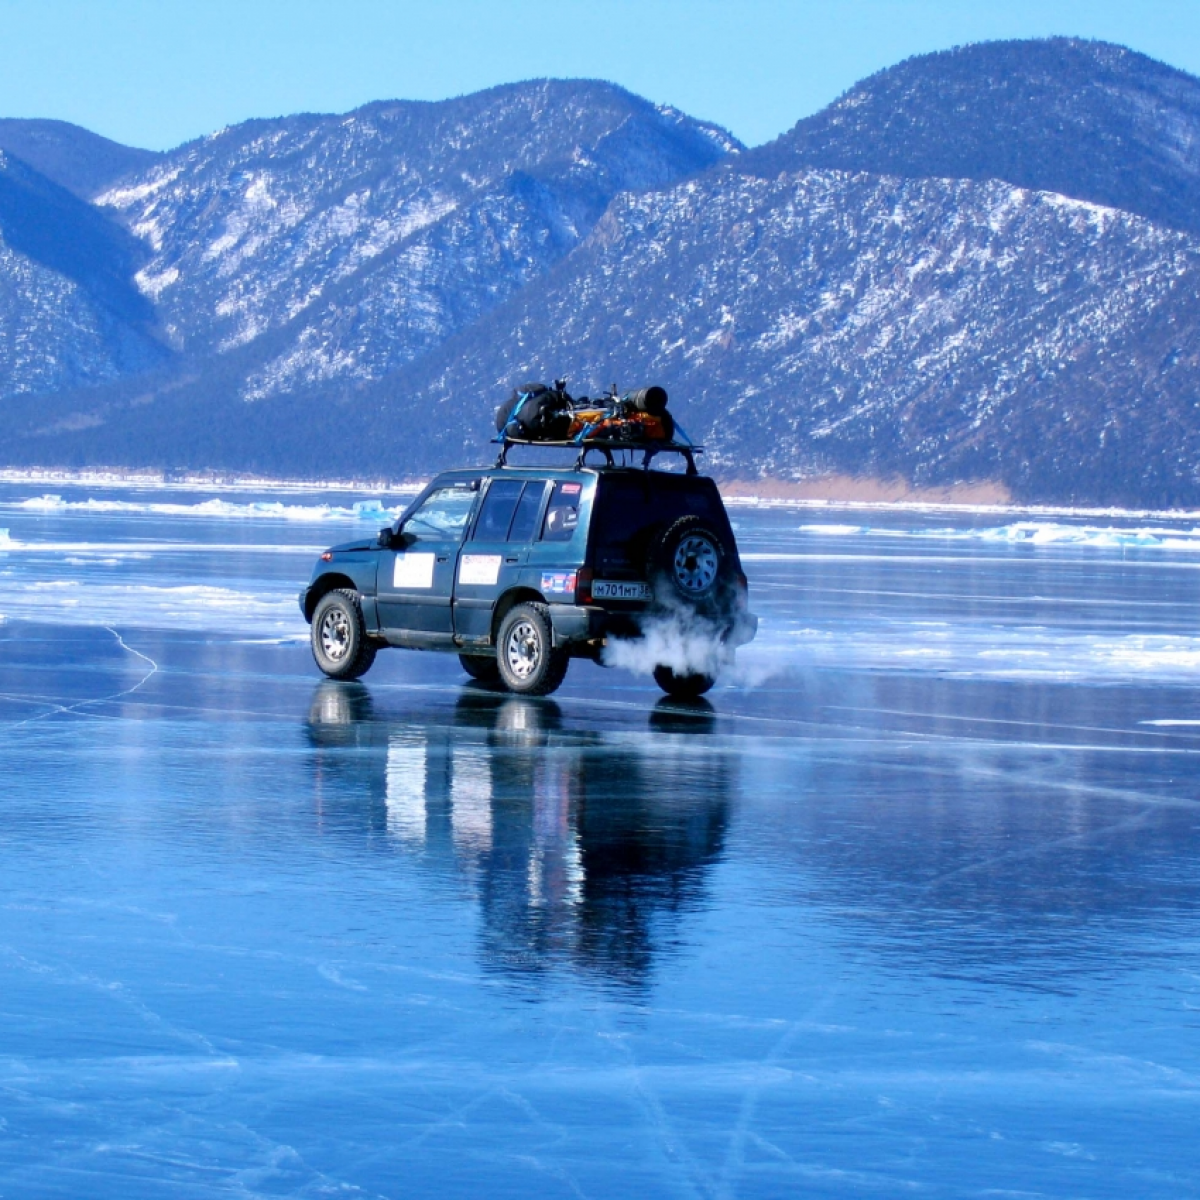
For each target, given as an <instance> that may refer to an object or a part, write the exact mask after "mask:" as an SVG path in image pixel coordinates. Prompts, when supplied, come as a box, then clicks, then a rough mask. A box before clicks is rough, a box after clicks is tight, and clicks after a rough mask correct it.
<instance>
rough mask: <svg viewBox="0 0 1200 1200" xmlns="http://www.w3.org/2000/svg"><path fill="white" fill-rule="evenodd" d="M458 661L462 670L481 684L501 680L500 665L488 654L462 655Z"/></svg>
mask: <svg viewBox="0 0 1200 1200" xmlns="http://www.w3.org/2000/svg"><path fill="white" fill-rule="evenodd" d="M458 661H459V662H460V663H461V664H462V669H463V670H464V671H466V673H467V674H468V675H470V677H471V678H472V679H478V680H479V682H480V683H495V682H496V681H497V680H499V678H500V664H499V663H498V662H496V660H495V659H494V658H491V657H490V656H489V655H487V654H460V655H459V656H458Z"/></svg>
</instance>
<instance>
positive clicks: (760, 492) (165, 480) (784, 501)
mask: <svg viewBox="0 0 1200 1200" xmlns="http://www.w3.org/2000/svg"><path fill="white" fill-rule="evenodd" d="M427 482H428V480H427V479H337V478H330V479H276V478H268V477H266V476H259V475H247V474H241V473H238V472H234V471H161V470H150V469H140V468H139V469H125V468H121V467H110V468H89V469H81V470H71V469H68V468H64V467H27V468H22V469H16V468H0V484H5V483H8V484H21V483H27V484H35V485H39V486H41V485H44V486H53V487H132V488H164V489H175V488H178V489H179V490H181V491H195V490H197V489H202V490H205V491H217V492H220V491H230V492H246V491H258V492H279V493H288V492H292V493H304V494H309V493H316V492H373V493H376V494H384V495H415V494H416V493H417V492H419V491H420V490H421V489H422V488H423V487H424V486H425V484H426V483H427ZM717 483H718V486H719V487H720V489H721V495H722V496H723V497H724V498H725V500H726V502H727V503H728V504H730V505H731V506H733V507H750V506H761V507H769V508H805V509H812V508H831V509H851V508H871V509H895V510H899V511H904V510H929V509H944V510H947V511H950V512H953V511H958V512H968V511H969V512H979V513H998V514H1000V513H1016V514H1021V513H1025V514H1029V515H1031V516H1079V517H1104V516H1125V517H1163V518H1174V519H1189V518H1190V519H1196V520H1200V510H1194V509H1158V508H1119V507H1112V506H1103V505H1094V506H1086V505H1061V504H1021V503H1017V502H1014V501H1013V499H1012V495H1011V493H1010V492H1009V490H1008V489H1007V488H1006V487H1004V485H1003V484H1000V483H996V482H982V483H960V484H954V485H952V486H950V487H925V488H923V487H913V486H912V485H910V484H908V483H906V482H905V481H903V480H901V479H894V478H893V479H877V478H871V477H857V476H851V475H827V476H823V477H821V478H816V479H805V480H788V479H728V480H718V481H717Z"/></svg>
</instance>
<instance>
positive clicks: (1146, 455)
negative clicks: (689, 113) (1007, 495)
mask: <svg viewBox="0 0 1200 1200" xmlns="http://www.w3.org/2000/svg"><path fill="white" fill-rule="evenodd" d="M5 136H6V133H5V126H4V125H3V123H0V145H2V144H4V142H3V138H4V137H5ZM80 144H81V145H85V146H86V143H85V142H81V143H80ZM741 149H742V148H741V147H739V146H738V144H737V143H736V142H735V141H734V140H733V139H732V138H731V137H729V135H727V134H724V133H723V132H722V131H721V130H719V129H716V128H714V127H712V126H711V125H706V124H704V123H702V122H697V121H693V120H691V119H689V118H687V117H686V116H684V115H682V114H680V113H678V112H676V111H674V110H670V109H663V108H659V107H655V106H653V105H650V104H649V103H647V102H645V101H643V100H640V99H638V98H637V97H634V96H631V95H629V94H628V93H626V92H624V91H622V90H621V89H619V88H616V87H614V86H612V85H608V84H603V83H592V82H580V81H576V82H561V81H534V82H531V83H525V84H516V85H511V86H507V87H502V88H495V89H492V90H490V91H488V92H483V93H480V94H478V95H475V96H468V97H463V98H460V99H457V100H452V101H446V102H442V103H438V104H417V103H400V102H389V103H383V104H376V105H370V106H368V107H366V108H364V109H360V110H358V111H356V112H354V113H351V114H348V115H344V116H297V117H291V118H285V119H280V120H274V121H254V122H248V123H246V124H244V125H240V126H237V127H235V128H233V129H229V130H224V131H221V132H220V133H218V134H215V135H213V136H212V137H210V138H206V139H204V140H202V141H199V142H195V143H191V144H189V145H186V146H183V147H180V148H179V149H178V150H176V151H172V152H170V153H168V154H166V155H163V156H158V157H154V158H153V159H151V160H145V161H135V160H129V161H128V162H127V163H125V162H121V161H120V156H119V155H114V154H113V153H111V152H110V151H108V150H106V149H105V148H104V147H99V148H98V149H97V147H96V146H95V145H92V146H91V148H90V150H89V153H92V152H95V153H93V160H94V162H93V165H92V167H91V168H90V169H91V171H92V174H91V176H90V178H92V179H93V180H96V179H100V180H101V182H100V183H98V184H95V186H94V187H93V189H92V191H91V192H90V193H87V194H89V195H90V196H91V198H92V200H93V204H92V205H90V206H89V205H86V204H82V203H81V202H79V201H78V199H77V195H79V194H84V193H85V192H86V189H84V188H83V186H82V184H80V183H79V182H78V179H79V178H82V173H81V171H77V173H76V177H68V176H66V175H61V176H60V177H59V180H58V182H59V183H61V184H62V185H63V186H62V187H57V188H56V187H55V184H54V183H52V182H50V181H49V180H47V179H43V177H42V176H40V175H38V173H37V171H34V170H33V168H32V167H31V166H28V165H26V164H19V166H20V170H23V171H25V172H27V173H28V175H29V177H30V179H31V180H32V179H33V178H34V177H36V178H37V179H40V180H42V184H43V185H44V187H43V192H44V189H45V187H49V188H54V189H55V191H54V195H55V196H57V197H58V200H57V201H56V203H58V204H59V209H55V210H54V213H55V215H54V216H53V222H55V223H57V222H59V221H60V220H65V218H64V217H61V216H60V215H58V213H59V210H60V209H62V204H63V201H64V197H65V199H67V200H70V201H71V202H72V203H75V204H78V205H79V207H80V208H81V209H82V210H83V211H84V212H85V213H87V214H88V217H89V219H90V220H93V221H94V225H93V226H88V228H89V229H90V230H92V232H93V234H96V231H97V230H99V231H103V232H104V237H105V238H108V239H110V241H111V247H113V248H114V249H112V250H111V253H109V252H108V251H106V253H108V254H109V257H107V258H105V257H104V255H101V256H100V260H101V261H103V262H105V263H113V264H117V263H119V264H120V266H119V267H118V268H113V269H109V268H108V267H105V269H104V270H102V271H99V273H98V274H97V272H96V271H95V270H92V268H90V267H87V268H86V270H85V265H86V263H88V262H91V261H92V258H93V257H94V256H90V255H88V254H76V255H74V256H72V255H67V257H66V259H64V260H63V261H60V262H59V264H58V266H55V265H54V263H52V262H50V260H49V258H48V256H47V254H46V253H45V252H43V253H42V254H41V257H40V258H38V257H37V256H36V255H35V254H33V253H32V252H31V251H30V248H29V243H28V240H27V242H26V244H24V245H22V244H21V235H20V232H19V229H18V225H17V224H14V223H13V221H12V220H11V219H10V217H9V216H8V211H9V210H8V209H6V208H4V207H3V203H7V202H6V201H2V199H0V229H2V230H3V236H4V239H5V246H6V247H7V252H8V253H10V254H11V262H10V261H9V260H7V259H4V260H0V319H3V320H6V321H9V322H10V324H11V323H12V322H13V321H14V320H15V319H16V317H15V315H14V314H18V313H23V312H27V311H36V312H42V311H43V310H53V309H54V303H58V301H54V302H53V303H52V297H53V296H54V295H55V294H56V293H54V291H53V288H52V287H51V286H50V280H49V278H47V279H42V278H41V276H37V277H36V279H34V276H33V275H30V271H33V269H34V268H37V269H38V270H45V271H50V272H51V273H52V274H53V275H54V276H55V278H56V280H66V281H68V283H71V284H72V286H74V287H75V289H76V292H74V293H72V295H76V293H77V301H78V303H79V304H84V303H85V301H86V302H87V303H90V304H93V305H94V306H98V307H97V308H96V311H97V312H98V313H102V314H106V316H105V319H111V320H115V321H116V322H117V324H116V325H114V326H113V329H119V331H120V332H121V335H122V336H126V337H128V338H131V339H133V341H130V342H129V347H135V348H136V349H137V353H138V354H141V355H142V357H141V358H138V357H137V354H135V353H134V350H133V349H130V348H128V347H127V348H125V349H124V350H123V351H122V353H124V354H125V358H121V356H120V355H119V354H117V353H116V351H115V350H113V349H112V348H111V345H110V343H111V342H112V338H113V336H115V335H113V334H112V333H111V331H110V334H109V335H108V336H109V342H106V341H105V339H104V337H101V336H99V335H96V336H94V337H92V338H91V340H90V341H86V339H84V340H85V341H86V344H87V345H88V346H89V347H91V349H90V350H89V353H90V354H92V358H90V359H88V360H87V364H86V369H84V368H83V366H78V367H76V366H71V367H70V369H66V368H64V367H63V365H62V364H63V363H65V362H68V358H69V356H64V355H63V354H61V353H59V352H58V349H57V347H58V345H59V342H58V341H56V340H55V339H61V343H62V345H67V344H75V343H72V342H71V339H72V338H74V339H75V342H79V334H78V331H79V330H80V329H83V328H84V326H85V325H86V322H84V321H82V319H75V318H74V317H72V318H71V319H70V320H68V319H67V318H65V317H64V318H63V319H62V320H61V321H60V322H59V325H55V326H53V328H52V329H51V328H50V327H49V326H47V329H49V330H50V332H49V333H48V334H47V335H46V337H44V338H40V339H34V340H33V341H31V340H30V339H29V337H28V336H26V338H25V341H24V342H23V343H22V344H23V345H24V346H25V347H26V356H25V358H23V359H20V360H18V359H17V358H14V357H13V356H12V355H11V354H10V356H9V357H10V359H12V365H11V366H8V367H4V366H3V363H4V362H7V361H8V360H5V359H0V368H2V369H0V394H3V393H7V397H8V398H7V400H5V402H4V403H5V408H6V410H7V412H6V417H7V421H6V426H7V429H8V431H9V435H8V439H7V445H6V447H5V457H6V458H7V459H8V461H10V462H14V463H15V462H42V463H50V462H56V463H64V464H83V463H92V464H99V463H109V464H113V463H122V464H129V465H160V466H172V467H177V466H191V467H198V468H200V467H211V466H216V467H225V468H231V469H241V470H255V471H261V472H267V473H276V474H279V473H287V474H300V473H305V474H326V473H329V472H336V473H338V474H354V473H358V474H384V475H390V476H393V477H403V476H411V475H414V474H419V473H424V472H427V471H429V470H432V469H434V468H436V467H438V466H442V465H447V464H449V463H453V462H456V461H459V460H461V459H462V458H463V457H464V456H467V457H469V458H472V459H481V458H485V457H486V456H487V455H486V450H487V448H486V445H485V439H486V437H487V436H488V431H489V414H490V411H491V409H492V407H493V406H494V404H495V402H496V401H497V399H498V398H499V397H500V396H501V395H502V394H504V393H505V392H506V391H507V390H508V388H509V387H511V385H512V383H513V382H514V381H516V380H517V379H519V378H526V377H529V376H534V377H549V376H553V375H556V374H562V373H565V374H566V375H567V376H568V378H569V379H570V380H571V381H572V383H573V385H574V386H575V387H576V388H577V389H579V390H591V389H593V388H596V387H599V386H606V385H607V384H609V383H611V382H612V381H613V380H614V379H616V380H617V381H618V382H620V383H622V384H623V385H624V384H627V385H629V386H639V385H642V384H645V383H649V382H656V383H662V384H664V385H665V386H667V387H668V388H669V389H670V390H671V392H672V394H673V396H674V397H675V399H674V400H673V407H674V408H675V409H676V411H677V413H678V415H679V417H680V419H681V420H682V422H683V424H684V426H685V427H686V428H687V429H688V430H689V432H691V433H692V435H693V436H695V437H697V438H701V439H703V440H704V441H705V442H706V443H707V444H708V445H709V447H710V450H709V460H708V461H709V463H710V466H711V468H712V469H713V470H714V471H715V472H716V473H718V474H719V475H722V476H724V477H726V478H730V477H741V478H753V477H758V476H761V475H770V476H773V477H782V478H804V477H810V476H814V475H820V474H822V473H829V472H837V473H844V474H854V475H872V476H895V477H899V478H903V479H907V480H908V481H910V482H913V483H916V484H937V485H946V484H951V483H955V482H961V481H992V482H997V483H1001V484H1003V485H1005V486H1006V487H1008V488H1009V489H1011V490H1012V491H1013V493H1014V494H1015V495H1017V496H1018V497H1020V498H1023V499H1028V500H1046V501H1051V500H1063V501H1068V500H1069V501H1077V502H1114V503H1115V502H1127V503H1134V504H1148V505H1149V504H1173V503H1180V504H1200V474H1198V473H1197V470H1196V469H1195V466H1194V464H1195V463H1196V462H1198V461H1200V455H1198V454H1197V451H1198V450H1200V403H1198V402H1197V401H1196V400H1195V399H1194V398H1195V397H1196V396H1200V378H1198V377H1197V371H1198V367H1200V358H1198V346H1200V337H1198V335H1200V314H1198V312H1197V301H1196V298H1195V297H1196V294H1197V283H1198V282H1200V279H1198V275H1197V270H1198V264H1200V217H1198V216H1197V214H1198V213H1200V81H1197V80H1195V79H1193V78H1191V77H1190V76H1187V75H1183V74H1181V73H1179V72H1176V71H1172V70H1170V69H1168V68H1166V67H1163V66H1161V65H1160V64H1157V63H1154V62H1152V61H1151V60H1149V59H1146V58H1144V57H1142V56H1140V55H1136V54H1133V53H1132V52H1130V51H1126V50H1123V49H1121V48H1119V47H1113V46H1106V45H1102V44H1098V43H1087V42H1078V41H1068V40H1063V39H1055V40H1051V41H1046V42H1016V43H997V44H991V45H985V46H977V47H968V48H965V49H963V50H958V51H953V52H948V53H946V54H938V55H930V56H926V57H924V58H919V59H913V60H910V61H909V62H907V63H903V64H901V65H900V66H898V67H896V68H893V69H891V70H890V71H885V72H882V73H881V74H880V75H877V76H874V77H872V79H869V80H867V81H865V82H864V83H863V84H861V85H859V86H858V87H857V88H855V89H852V90H851V91H850V92H849V93H847V94H846V96H843V97H842V98H841V99H840V100H839V101H837V102H836V103H835V104H834V105H832V106H830V108H829V109H827V110H825V112H823V113H820V114H817V115H816V116H815V117H812V118H809V119H808V120H806V121H802V122H801V123H800V124H799V125H798V126H796V128H795V129H793V130H792V131H790V132H789V133H788V134H785V135H784V136H783V137H782V138H780V139H778V140H777V141H776V142H774V143H772V144H771V145H769V146H766V147H761V148H759V149H757V150H753V151H749V152H741ZM100 150H103V151H104V153H103V154H100V153H99V151H100ZM60 157H61V156H60ZM93 160H89V162H92V161H93ZM10 161H11V162H12V163H13V164H14V169H15V168H16V166H17V165H18V164H17V160H16V159H13V158H11V155H10ZM46 162H47V163H49V162H50V157H47V158H46ZM105 163H107V164H108V166H107V167H105V166H104V164H105ZM114 163H117V164H118V165H119V166H120V168H121V169H120V170H119V171H117V173H116V174H115V175H114V174H112V173H111V171H112V169H113V168H112V164H114ZM96 164H99V165H96ZM44 165H45V164H44ZM51 165H53V164H51ZM47 169H49V168H47ZM55 169H56V170H60V171H61V167H56V168H55ZM106 170H107V171H109V173H108V174H105V172H106ZM72 178H75V182H72ZM29 187H32V184H29ZM66 188H70V189H71V190H72V191H74V192H75V193H76V195H75V196H72V195H69V194H68V192H67V191H66V190H64V189H66ZM27 190H28V189H27ZM35 190H36V189H35ZM5 194H6V193H3V192H0V198H2V197H3V195H5ZM22 194H23V195H24V194H25V193H22ZM38 196H39V197H41V198H40V199H37V198H35V200H30V201H29V202H28V204H29V205H33V206H34V208H36V207H37V205H39V204H40V205H46V204H48V203H49V201H48V200H47V199H46V197H45V196H44V195H43V194H42V192H39V193H38ZM34 208H29V207H28V205H27V211H30V212H32V211H34ZM44 211H45V212H46V213H47V214H49V213H50V211H51V210H50V209H49V208H45V210H44ZM63 211H64V212H65V211H66V210H65V209H63ZM78 215H79V214H76V216H78ZM18 224H19V223H18ZM26 225H27V226H28V225H29V222H26ZM10 227H11V229H12V230H13V231H15V237H14V236H10ZM96 236H99V234H96ZM100 240H101V241H102V242H104V238H101V239H100ZM104 244H105V245H108V244H109V243H108V242H104ZM122 255H123V256H124V257H121V256H122ZM60 257H61V256H60ZM88 270H92V274H91V275H88V274H87V271H88ZM114 270H115V275H114ZM122 271H124V272H125V274H124V275H123V276H122ZM21 272H25V275H24V276H22V275H21ZM72 272H74V273H73V274H72ZM26 276H28V277H29V278H30V279H33V280H34V281H33V282H31V283H27V284H24V285H22V286H24V287H25V289H26V290H25V291H24V292H18V290H16V285H15V284H11V285H10V284H9V283H8V282H7V281H8V280H10V279H12V280H16V279H17V278H18V277H21V278H25V277H26ZM114 278H119V279H121V280H122V281H123V283H124V285H125V291H124V292H121V291H120V288H117V289H116V290H115V291H113V292H112V294H111V295H110V294H109V293H108V292H106V291H105V290H104V288H103V287H100V286H99V284H97V282H96V280H97V279H102V280H105V281H108V282H112V280H113V279H114ZM131 281H132V282H131ZM58 286H60V287H61V285H58ZM5 288H7V289H8V290H7V291H5V290H4V289H5ZM121 295H123V296H125V298H126V300H130V298H131V297H132V298H133V299H132V301H131V302H130V303H129V304H127V305H126V307H125V308H122V307H121V303H118V300H117V299H114V297H119V296H121ZM98 296H99V297H100V298H99V299H97V297H98ZM139 305H140V307H139ZM81 311H82V310H81ZM97 319H98V318H97ZM138 339H141V340H138ZM135 343H136V346H135ZM80 344H83V343H80ZM113 344H115V343H113ZM106 345H108V346H110V348H109V350H108V351H107V352H108V354H109V358H108V359H107V360H106V359H104V358H103V354H102V353H101V350H100V348H102V347H104V346H106ZM121 345H122V346H125V343H121ZM31 346H32V347H34V350H33V351H32V354H33V357H32V358H30V352H29V347H31ZM38 349H40V350H41V351H42V358H41V359H37V351H38ZM84 357H86V356H84ZM51 358H53V359H54V360H55V362H56V363H57V364H58V365H57V366H56V368H55V369H56V370H58V372H59V373H58V375H57V376H54V377H53V378H51V377H50V376H49V375H45V374H43V375H38V374H37V371H38V370H39V369H41V370H43V371H44V370H45V366H46V363H47V362H49V361H50V359H51ZM35 359H37V361H36V362H35V361H34V360H35ZM70 361H71V362H74V361H75V360H70ZM81 361H82V360H81ZM102 362H107V363H109V365H108V366H107V367H105V368H104V369H105V370H107V371H108V374H107V375H105V374H104V373H103V371H102V370H101V369H100V366H99V365H98V364H101V363H102ZM4 372H7V374H5V373H4Z"/></svg>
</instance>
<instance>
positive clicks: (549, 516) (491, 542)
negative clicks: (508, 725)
mask: <svg viewBox="0 0 1200 1200" xmlns="http://www.w3.org/2000/svg"><path fill="white" fill-rule="evenodd" d="M331 597H333V599H330V598H331ZM300 607H301V610H302V611H303V613H304V616H305V619H306V620H308V621H309V622H310V623H311V624H312V626H313V653H314V657H315V658H316V660H317V663H318V666H320V667H321V669H322V670H323V671H324V672H325V673H326V674H327V675H330V676H331V677H333V678H355V677H357V676H358V675H361V674H362V673H363V672H364V671H365V670H366V669H367V668H368V667H369V666H370V664H371V662H372V661H373V659H374V655H375V652H376V651H377V650H378V649H381V648H383V647H385V646H392V647H402V648H408V649H417V650H442V651H450V652H453V653H457V654H458V655H459V656H460V659H461V661H462V663H463V666H464V667H465V668H466V669H467V671H468V673H469V674H471V675H473V676H475V677H476V678H479V679H491V680H497V681H498V682H500V683H502V684H504V685H506V686H507V687H508V688H509V689H510V690H512V691H515V692H522V693H525V694H533V695H537V694H545V693H547V692H549V691H553V690H554V688H556V687H557V686H558V683H560V682H561V679H562V675H563V674H565V671H566V664H567V661H568V660H569V659H570V658H573V657H588V658H593V659H599V658H600V656H601V654H602V652H603V651H604V648H605V647H606V645H608V644H610V643H611V642H612V641H613V640H614V639H625V640H627V641H630V642H636V641H637V640H638V639H640V638H643V637H644V636H645V633H646V631H647V628H648V627H649V625H650V624H651V623H652V622H672V621H673V622H675V623H679V622H686V623H687V624H688V626H689V628H690V629H691V630H693V631H695V630H696V629H700V630H702V631H703V632H704V633H705V634H706V635H707V636H709V637H710V638H711V639H712V641H713V643H714V645H718V646H720V647H721V649H722V653H723V654H724V655H726V656H728V655H729V654H732V651H733V648H734V647H736V646H737V645H740V644H743V643H745V642H747V641H749V640H750V639H751V638H752V637H753V636H754V634H755V631H756V628H757V619H756V618H755V617H754V616H753V615H752V614H751V613H750V612H749V611H748V610H747V588H746V580H745V576H744V575H743V574H742V569H741V563H740V561H739V559H738V553H737V545H736V542H735V540H734V536H733V530H732V528H731V527H730V524H729V519H728V516H727V515H726V512H725V507H724V505H723V504H722V502H721V497H720V493H719V492H718V490H717V487H716V484H715V483H714V482H713V481H712V480H711V479H709V478H706V477H705V476H702V475H698V474H691V473H689V474H682V473H678V472H672V471H662V470H649V469H646V468H641V467H613V466H603V467H588V466H583V465H578V464H577V465H576V466H575V467H573V468H541V467H517V466H507V465H504V466H495V467H490V468H477V469H462V470H454V471H447V472H444V473H443V474H441V475H438V476H437V477H436V478H435V479H434V480H433V481H432V482H431V483H430V484H429V485H428V487H426V488H425V490H424V491H423V492H422V493H421V494H420V495H419V496H418V497H417V498H416V500H414V501H413V503H412V504H411V505H409V507H408V508H407V509H406V510H405V512H404V513H403V515H402V516H401V517H400V518H399V520H397V521H396V523H395V524H394V525H392V526H390V527H389V528H387V529H384V530H381V531H380V534H379V536H378V537H377V538H372V539H369V540H362V541H355V542H347V543H344V544H342V545H339V546H334V547H332V548H331V549H329V550H327V551H326V552H325V553H324V554H323V555H322V556H321V558H320V560H319V561H318V562H317V564H316V567H315V568H314V570H313V574H312V579H311V580H310V582H309V585H308V587H306V588H305V589H304V591H303V592H301V593H300ZM518 610H519V611H518ZM514 613H517V617H516V618H514V617H513V614H514ZM530 655H533V656H534V657H536V658H537V661H536V662H533V661H532V660H531V659H530ZM523 656H524V657H523ZM654 665H655V667H661V668H662V670H656V672H655V677H656V678H657V679H658V680H659V682H660V684H661V685H662V686H663V687H664V690H666V691H668V692H670V693H672V694H677V695H699V694H700V692H702V691H705V690H707V687H709V686H711V682H712V675H713V674H714V672H711V671H704V670H699V671H697V670H691V669H689V665H688V664H686V663H675V664H672V663H662V664H658V663H656V664H654Z"/></svg>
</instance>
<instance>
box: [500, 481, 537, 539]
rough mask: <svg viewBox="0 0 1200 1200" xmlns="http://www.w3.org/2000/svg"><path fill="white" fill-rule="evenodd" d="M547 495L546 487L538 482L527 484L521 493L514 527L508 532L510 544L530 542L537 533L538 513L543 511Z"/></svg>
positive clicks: (513, 523)
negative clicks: (543, 499)
mask: <svg viewBox="0 0 1200 1200" xmlns="http://www.w3.org/2000/svg"><path fill="white" fill-rule="evenodd" d="M545 494H546V485H545V484H544V483H542V482H541V480H538V481H537V482H536V483H527V484H526V485H525V490H524V492H522V493H521V500H520V503H519V504H518V505H517V511H516V514H515V515H514V516H513V520H512V527H511V528H510V529H509V531H508V540H509V541H510V542H528V541H531V540H532V539H533V535H534V534H535V533H537V520H538V513H539V512H541V509H542V497H543V496H544V495H545Z"/></svg>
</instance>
